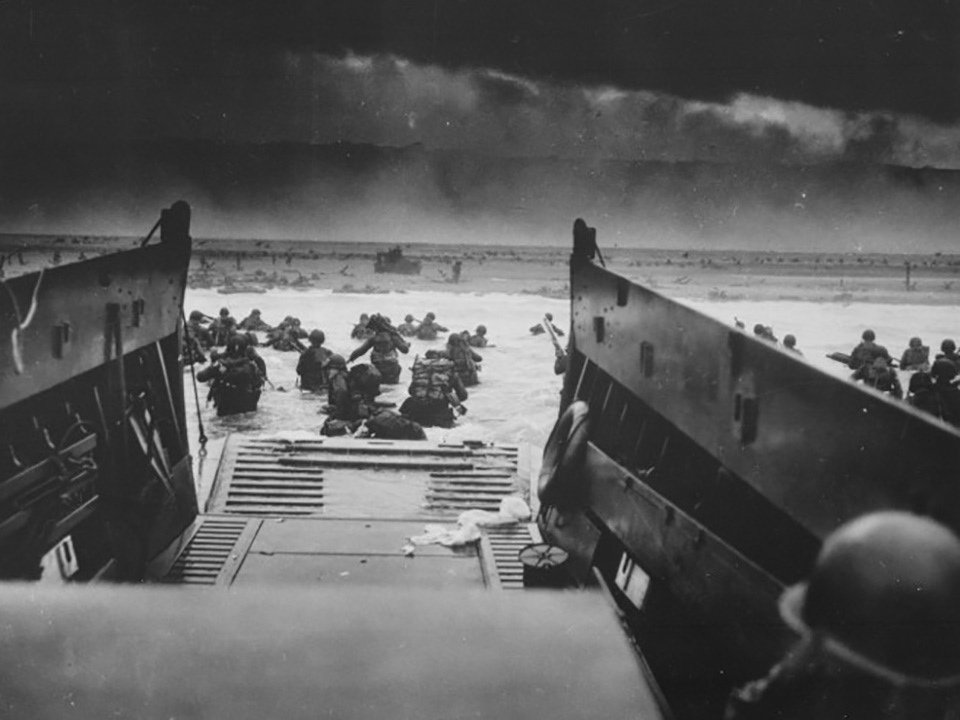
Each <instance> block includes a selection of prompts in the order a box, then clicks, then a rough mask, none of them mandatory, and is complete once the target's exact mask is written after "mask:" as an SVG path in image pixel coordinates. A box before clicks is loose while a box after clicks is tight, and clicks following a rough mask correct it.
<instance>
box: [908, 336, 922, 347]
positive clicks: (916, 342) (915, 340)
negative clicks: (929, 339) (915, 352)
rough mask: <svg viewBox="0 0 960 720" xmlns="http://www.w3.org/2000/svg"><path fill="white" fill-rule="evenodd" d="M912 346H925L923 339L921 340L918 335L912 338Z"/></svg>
mask: <svg viewBox="0 0 960 720" xmlns="http://www.w3.org/2000/svg"><path fill="white" fill-rule="evenodd" d="M910 347H912V348H918V347H923V340H921V339H920V338H918V337H912V338H910Z"/></svg>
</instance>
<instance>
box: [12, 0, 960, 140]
mask: <svg viewBox="0 0 960 720" xmlns="http://www.w3.org/2000/svg"><path fill="white" fill-rule="evenodd" d="M283 50H290V51H295V52H302V51H316V52H319V53H321V54H329V55H333V56H344V55H346V54H348V53H353V54H356V55H383V54H389V55H395V56H399V57H404V58H408V59H410V60H412V61H414V62H417V63H419V64H435V65H440V66H442V67H445V68H448V69H453V70H458V69H467V68H476V67H485V68H493V69H497V70H500V71H502V72H505V73H508V74H513V75H518V76H524V77H528V78H531V79H536V80H541V81H543V80H549V81H553V82H567V83H574V84H586V85H613V86H616V87H620V88H623V89H631V90H648V91H658V92H666V93H669V94H672V95H676V96H678V97H681V98H684V99H688V100H702V101H708V102H725V101H726V100H728V99H729V98H730V97H732V96H733V95H736V94H738V93H750V94H755V95H760V96H768V97H775V98H779V99H782V100H789V101H798V102H804V103H807V104H811V105H815V106H821V107H832V108H838V109H842V110H848V111H853V112H862V111H868V110H882V111H888V112H897V113H910V114H917V115H922V116H924V117H927V118H929V119H933V120H937V121H940V122H947V121H954V120H957V119H958V118H960V86H958V84H957V83H956V81H955V78H956V76H957V70H958V68H960V3H957V2H955V1H954V0H914V1H913V2H909V3H904V2H900V1H899V0H844V2H830V3H827V2H819V1H813V2H811V1H810V0H787V1H786V2H778V3H770V2H769V0H737V1H735V2H715V1H714V0H687V1H684V0H656V1H653V0H649V1H644V2H640V1H636V0H630V1H628V0H334V1H327V2H318V1H316V0H172V1H170V2H162V3H160V2H152V1H147V0H129V1H128V2H124V3H116V2H113V1H112V0H85V1H80V2H70V3H63V2H57V1H56V0H47V1H43V0H20V2H7V3H3V4H2V5H0V78H2V79H3V80H5V81H7V82H24V81H28V82H30V81H32V82H39V81H63V82H83V81H90V80H101V81H102V80H104V79H105V78H111V79H114V80H115V81H116V82H118V83H119V82H123V81H136V82H160V81H170V80H181V81H197V82H200V81H201V80H203V79H207V80H210V79H218V80H224V81H229V78H230V77H232V76H233V77H235V76H242V77H245V78H254V79H255V78H257V77H263V76H264V75H267V76H275V74H276V73H277V72H278V69H277V68H276V67H275V66H271V65H270V63H269V61H268V60H266V59H267V58H271V57H275V53H276V51H283Z"/></svg>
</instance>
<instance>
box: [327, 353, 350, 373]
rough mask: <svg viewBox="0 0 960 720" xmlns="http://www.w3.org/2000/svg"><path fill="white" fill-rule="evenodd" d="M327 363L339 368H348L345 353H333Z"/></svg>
mask: <svg viewBox="0 0 960 720" xmlns="http://www.w3.org/2000/svg"><path fill="white" fill-rule="evenodd" d="M327 365H329V366H330V367H332V368H336V369H337V370H346V369H347V361H346V360H344V359H343V355H331V356H330V359H329V360H328V361H327Z"/></svg>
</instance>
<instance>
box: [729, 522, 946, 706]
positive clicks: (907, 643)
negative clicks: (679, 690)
mask: <svg viewBox="0 0 960 720" xmlns="http://www.w3.org/2000/svg"><path fill="white" fill-rule="evenodd" d="M958 598H960V539H958V538H957V536H956V535H955V534H954V533H953V532H952V531H951V530H950V529H949V528H947V527H945V526H943V525H940V524H939V523H937V522H935V521H933V520H931V519H929V518H925V517H920V516H918V515H913V514H910V513H906V512H901V511H884V512H877V513H872V514H869V515H864V516H861V517H859V518H857V519H854V520H852V521H850V522H848V523H846V524H845V525H842V526H841V527H840V528H838V529H837V530H835V531H834V532H833V533H832V534H831V535H830V536H829V537H827V539H826V540H825V541H824V543H823V547H822V548H821V550H820V554H819V556H818V557H817V561H816V564H815V567H814V569H813V572H812V574H811V575H810V577H809V579H808V580H807V582H804V583H800V584H798V585H795V586H793V587H791V588H789V589H788V590H786V592H784V594H783V595H782V596H781V599H780V614H781V617H782V618H783V619H784V621H785V622H786V624H787V625H789V626H790V627H791V628H792V629H793V630H795V631H796V632H797V633H798V634H799V635H800V640H799V642H798V643H797V644H796V645H795V647H794V648H792V649H791V650H790V652H789V653H788V654H787V655H786V656H785V657H784V659H783V660H781V661H780V663H778V664H777V665H776V666H775V667H774V668H773V670H771V672H770V673H768V675H767V676H766V677H765V678H763V679H762V680H758V681H755V682H753V683H750V684H749V685H747V686H746V687H745V688H743V689H740V690H738V691H735V692H734V694H733V695H732V696H731V698H730V702H729V703H728V706H727V714H726V717H727V718H728V719H730V720H745V719H747V718H774V717H789V718H800V719H803V718H811V719H812V718H817V719H818V720H833V719H834V718H880V717H883V718H904V720H906V718H916V717H922V718H940V717H947V716H948V715H949V712H950V709H951V708H953V709H954V710H956V707H957V706H956V703H957V698H958V693H960V602H958V601H957V599H958Z"/></svg>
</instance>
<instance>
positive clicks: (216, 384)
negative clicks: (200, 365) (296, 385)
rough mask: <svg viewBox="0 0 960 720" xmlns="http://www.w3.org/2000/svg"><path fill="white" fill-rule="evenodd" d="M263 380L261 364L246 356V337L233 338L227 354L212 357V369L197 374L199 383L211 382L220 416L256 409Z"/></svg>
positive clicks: (208, 368) (211, 389)
mask: <svg viewBox="0 0 960 720" xmlns="http://www.w3.org/2000/svg"><path fill="white" fill-rule="evenodd" d="M258 357H259V356H258ZM264 379H265V376H264V375H263V373H262V372H261V369H260V367H259V365H258V363H257V362H256V361H255V360H254V359H253V358H251V357H250V355H249V354H248V353H247V340H246V338H245V337H244V336H243V335H234V336H233V337H231V338H230V340H229V341H227V349H226V352H224V353H223V354H222V355H217V356H215V358H214V356H211V363H210V365H209V367H206V368H204V369H203V370H201V371H200V372H199V373H197V380H200V381H201V382H208V381H209V382H210V399H212V400H213V404H214V406H216V408H217V415H218V416H224V415H235V414H237V413H243V412H251V411H253V410H256V409H257V404H258V403H259V402H260V391H261V389H262V388H263V382H264Z"/></svg>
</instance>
